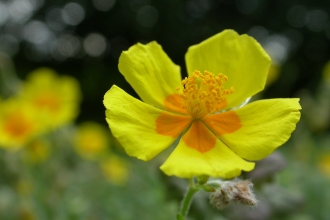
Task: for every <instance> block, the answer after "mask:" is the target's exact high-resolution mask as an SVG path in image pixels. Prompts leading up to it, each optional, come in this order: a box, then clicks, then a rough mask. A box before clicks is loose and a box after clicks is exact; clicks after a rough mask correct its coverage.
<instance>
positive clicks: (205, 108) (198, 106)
mask: <svg viewBox="0 0 330 220" xmlns="http://www.w3.org/2000/svg"><path fill="white" fill-rule="evenodd" d="M227 81H228V77H227V76H225V75H224V74H222V73H219V74H218V75H215V74H213V73H211V72H208V71H204V73H201V72H200V71H197V70H196V71H195V72H194V73H193V74H192V75H191V76H189V77H186V78H185V79H184V80H182V86H183V88H182V94H180V96H181V98H182V101H183V106H182V108H184V109H186V110H187V112H188V113H189V114H190V115H191V116H192V117H193V118H195V119H199V118H202V117H203V116H205V115H207V114H208V113H211V112H216V111H219V110H221V109H222V107H223V105H221V104H222V102H223V101H224V99H225V98H226V96H227V95H229V94H232V93H233V92H234V91H235V90H234V88H233V87H231V88H230V89H225V88H224V87H223V84H224V83H225V82H227ZM178 89H180V88H178Z"/></svg>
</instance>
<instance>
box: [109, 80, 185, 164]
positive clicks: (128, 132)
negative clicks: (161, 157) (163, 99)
mask: <svg viewBox="0 0 330 220" xmlns="http://www.w3.org/2000/svg"><path fill="white" fill-rule="evenodd" d="M103 102H104V105H105V107H106V108H107V110H106V120H107V122H108V124H109V126H110V129H111V131H112V133H113V135H114V136H115V137H116V138H117V140H118V141H119V142H120V144H121V145H122V146H123V147H124V149H125V151H126V153H127V154H128V155H130V156H134V157H137V158H138V159H141V160H144V161H147V160H150V159H152V158H153V157H155V156H156V155H157V154H159V153H160V152H161V151H163V150H164V149H165V148H167V147H169V146H170V145H171V144H172V143H173V142H174V141H175V140H176V139H177V137H178V136H179V135H180V134H181V133H182V132H183V130H184V129H186V127H181V131H179V130H178V129H176V130H175V132H174V131H173V132H169V131H167V129H172V128H173V127H175V125H176V123H177V122H178V123H181V122H184V123H186V122H185V121H187V120H190V119H189V116H186V120H172V119H170V115H171V114H172V113H167V115H166V117H165V118H167V119H168V120H169V121H164V120H163V119H164V116H163V115H164V113H165V111H163V110H161V109H158V108H156V107H153V106H150V105H148V104H146V103H143V102H141V101H139V100H137V99H135V98H133V97H132V96H130V95H128V94H127V93H126V92H124V91H123V90H122V89H120V88H119V87H117V86H112V88H111V89H110V90H109V91H108V92H107V93H106V94H105V96H104V101H103ZM161 115H162V116H161ZM172 115H173V116H179V117H181V119H182V117H183V116H182V115H176V114H172ZM162 121H164V123H166V124H164V125H163V124H162ZM171 123H173V126H170V124H171ZM162 125H163V127H161V126H162ZM160 133H161V134H160ZM174 133H176V135H174Z"/></svg>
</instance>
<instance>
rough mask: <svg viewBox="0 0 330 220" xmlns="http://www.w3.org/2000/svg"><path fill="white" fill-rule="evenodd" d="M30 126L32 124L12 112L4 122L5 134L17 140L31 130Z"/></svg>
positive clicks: (17, 113)
mask: <svg viewBox="0 0 330 220" xmlns="http://www.w3.org/2000/svg"><path fill="white" fill-rule="evenodd" d="M32 126H33V125H32V123H31V122H29V121H28V120H27V119H26V118H25V117H24V115H23V114H22V113H19V112H13V113H12V114H11V115H9V116H7V118H6V119H5V122H4V130H5V132H7V133H8V134H9V135H10V136H12V137H17V138H19V137H22V136H24V135H27V134H28V133H29V131H30V130H31V129H32Z"/></svg>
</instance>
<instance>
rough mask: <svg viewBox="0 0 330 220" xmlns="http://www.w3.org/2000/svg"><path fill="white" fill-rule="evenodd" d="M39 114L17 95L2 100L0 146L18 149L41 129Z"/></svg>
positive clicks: (0, 109)
mask: <svg viewBox="0 0 330 220" xmlns="http://www.w3.org/2000/svg"><path fill="white" fill-rule="evenodd" d="M37 122H38V115H37V114H36V112H34V111H33V109H32V108H31V106H30V105H27V104H26V103H25V102H24V101H22V100H21V99H18V98H16V97H14V98H10V99H7V100H3V101H1V102H0V146H1V147H4V148H11V149H16V148H19V147H22V146H23V145H25V144H26V143H27V142H28V141H30V140H31V139H32V138H34V137H36V136H37V135H38V134H39V133H40V132H41V131H42V126H41V124H39V123H37Z"/></svg>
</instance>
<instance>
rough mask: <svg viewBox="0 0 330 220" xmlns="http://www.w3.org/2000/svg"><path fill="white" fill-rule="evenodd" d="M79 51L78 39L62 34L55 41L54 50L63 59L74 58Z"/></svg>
mask: <svg viewBox="0 0 330 220" xmlns="http://www.w3.org/2000/svg"><path fill="white" fill-rule="evenodd" d="M79 49H80V41H79V39H78V38H77V37H75V36H73V35H71V34H64V35H62V36H60V37H59V38H58V40H57V44H56V50H57V52H58V53H59V54H60V55H61V56H63V57H65V58H68V57H73V56H75V55H76V54H77V53H78V51H79Z"/></svg>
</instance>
